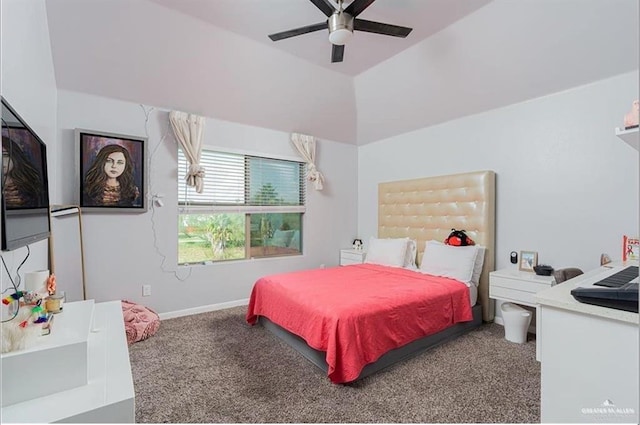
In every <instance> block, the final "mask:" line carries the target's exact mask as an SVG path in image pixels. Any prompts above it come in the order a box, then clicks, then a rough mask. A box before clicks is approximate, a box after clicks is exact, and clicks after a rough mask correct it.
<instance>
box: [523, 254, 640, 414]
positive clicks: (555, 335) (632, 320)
mask: <svg viewBox="0 0 640 425" xmlns="http://www.w3.org/2000/svg"><path fill="white" fill-rule="evenodd" d="M612 265H613V266H616V267H615V268H610V267H607V266H612ZM626 265H637V263H635V264H634V263H627V264H624V265H623V264H620V263H619V264H610V265H607V266H603V267H600V268H598V269H596V270H592V271H590V272H588V273H585V274H583V275H580V276H578V277H576V278H573V279H570V280H568V281H566V282H564V283H562V284H560V285H556V286H554V287H553V288H550V289H547V290H545V291H541V292H538V293H537V294H536V296H535V299H536V302H537V303H538V304H539V307H538V314H539V316H538V326H540V327H541V333H540V335H539V337H538V341H539V344H540V345H539V347H540V361H541V403H540V404H541V408H540V417H541V422H543V423H566V422H579V423H638V397H639V392H638V380H639V375H638V361H639V360H638V359H639V358H638V342H639V340H638V333H639V327H638V323H639V322H638V313H632V312H627V311H622V310H617V309H612V308H606V307H600V306H595V305H590V304H584V303H580V302H578V301H576V300H575V299H574V298H573V296H572V295H571V290H572V289H574V288H576V287H578V286H589V285H592V284H593V283H595V282H598V281H599V280H601V279H604V278H605V277H607V276H610V275H611V274H614V273H615V272H616V271H619V270H620V267H623V266H626Z"/></svg>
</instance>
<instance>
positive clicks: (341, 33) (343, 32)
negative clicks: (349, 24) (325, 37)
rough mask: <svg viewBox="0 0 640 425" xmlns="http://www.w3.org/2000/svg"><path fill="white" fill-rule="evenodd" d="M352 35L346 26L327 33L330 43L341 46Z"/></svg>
mask: <svg viewBox="0 0 640 425" xmlns="http://www.w3.org/2000/svg"><path fill="white" fill-rule="evenodd" d="M352 36H353V33H352V32H351V31H349V30H348V29H346V28H341V29H337V30H335V31H333V32H331V33H330V34H329V41H330V42H331V44H335V45H337V46H342V45H344V44H346V43H347V41H349V39H350V38H351V37H352Z"/></svg>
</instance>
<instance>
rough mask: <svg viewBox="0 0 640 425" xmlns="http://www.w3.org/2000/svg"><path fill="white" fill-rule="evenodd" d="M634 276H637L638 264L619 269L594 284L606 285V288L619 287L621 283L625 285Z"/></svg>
mask: <svg viewBox="0 0 640 425" xmlns="http://www.w3.org/2000/svg"><path fill="white" fill-rule="evenodd" d="M636 277H638V266H629V267H626V268H624V269H623V270H620V271H619V272H618V273H614V274H612V275H611V276H609V277H606V278H604V279H602V280H601V281H599V282H596V283H594V285H597V286H606V287H607V288H619V287H621V286H622V285H626V284H627V283H629V282H631V281H632V280H633V279H635V278H636ZM636 287H637V285H636Z"/></svg>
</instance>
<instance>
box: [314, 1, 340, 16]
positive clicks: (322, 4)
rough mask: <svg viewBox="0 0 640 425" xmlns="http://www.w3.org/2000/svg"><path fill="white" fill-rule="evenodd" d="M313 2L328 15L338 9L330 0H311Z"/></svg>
mask: <svg viewBox="0 0 640 425" xmlns="http://www.w3.org/2000/svg"><path fill="white" fill-rule="evenodd" d="M311 3H313V4H315V5H316V7H317V8H318V9H320V10H321V11H322V13H324V14H325V15H326V16H327V17H329V16H331V15H333V12H335V11H336V10H335V9H334V8H333V5H332V4H331V3H330V2H329V0H311Z"/></svg>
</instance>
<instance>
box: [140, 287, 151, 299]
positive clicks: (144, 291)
mask: <svg viewBox="0 0 640 425" xmlns="http://www.w3.org/2000/svg"><path fill="white" fill-rule="evenodd" d="M150 295H151V285H142V296H143V297H148V296H150Z"/></svg>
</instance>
